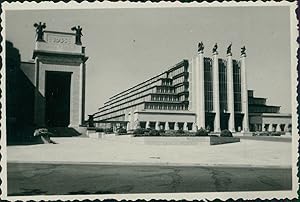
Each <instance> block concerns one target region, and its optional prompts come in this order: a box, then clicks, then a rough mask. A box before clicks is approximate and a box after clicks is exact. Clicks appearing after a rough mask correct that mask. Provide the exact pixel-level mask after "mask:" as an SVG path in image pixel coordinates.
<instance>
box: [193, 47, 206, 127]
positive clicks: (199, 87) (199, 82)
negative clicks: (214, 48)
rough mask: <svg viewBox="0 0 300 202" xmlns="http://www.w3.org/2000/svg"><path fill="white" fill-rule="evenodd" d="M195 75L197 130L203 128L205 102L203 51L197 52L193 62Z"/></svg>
mask: <svg viewBox="0 0 300 202" xmlns="http://www.w3.org/2000/svg"><path fill="white" fill-rule="evenodd" d="M195 66H196V68H195V74H196V81H195V83H196V88H195V90H196V92H195V94H196V125H197V127H198V129H199V128H201V127H202V128H205V100H204V55H203V49H202V50H198V56H197V57H196V62H195Z"/></svg>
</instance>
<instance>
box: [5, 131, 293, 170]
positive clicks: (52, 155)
mask: <svg viewBox="0 0 300 202" xmlns="http://www.w3.org/2000/svg"><path fill="white" fill-rule="evenodd" d="M129 138H130V137H128V136H124V137H122V136H116V137H111V138H105V139H92V138H82V137H71V138H70V137H68V138H62V137H60V138H51V139H52V140H54V141H55V142H57V143H58V144H39V145H25V146H24V145H23V146H8V147H7V161H8V163H51V164H61V163H64V164H102V165H165V166H168V165H169V166H171V165H173V166H220V167H256V168H257V167H264V168H267V167H268V168H291V165H292V160H291V157H292V155H291V152H292V144H291V142H279V141H257V140H249V139H241V142H239V143H230V144H222V145H214V146H211V145H141V144H135V143H133V142H132V141H129Z"/></svg>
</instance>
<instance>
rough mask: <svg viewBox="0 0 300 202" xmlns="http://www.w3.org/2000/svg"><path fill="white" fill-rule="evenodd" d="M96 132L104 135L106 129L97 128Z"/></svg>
mask: <svg viewBox="0 0 300 202" xmlns="http://www.w3.org/2000/svg"><path fill="white" fill-rule="evenodd" d="M96 132H98V133H102V132H104V129H103V128H96Z"/></svg>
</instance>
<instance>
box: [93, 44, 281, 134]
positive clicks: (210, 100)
mask: <svg viewBox="0 0 300 202" xmlns="http://www.w3.org/2000/svg"><path fill="white" fill-rule="evenodd" d="M217 48H218V47H217V44H216V45H215V46H214V48H213V53H212V57H205V56H204V46H203V43H202V42H201V43H199V45H198V54H197V55H196V56H195V57H193V58H192V59H191V60H183V61H181V62H179V63H177V64H176V65H174V66H173V67H171V68H169V69H168V70H166V71H164V72H163V73H161V74H159V75H156V76H154V77H152V78H150V79H149V80H146V81H144V82H142V83H139V84H138V85H136V86H134V87H132V88H129V89H127V90H125V91H122V92H120V93H118V94H116V95H114V96H112V97H110V98H109V100H108V101H107V102H105V103H104V106H103V107H100V108H99V109H98V111H97V112H96V113H95V114H93V117H94V120H95V123H96V126H97V127H106V128H107V127H111V128H113V129H117V128H119V127H123V128H126V129H127V131H131V130H135V129H137V128H152V129H157V130H159V129H164V130H179V129H182V130H185V131H196V130H197V129H199V128H206V129H209V130H210V131H214V132H220V131H221V130H224V129H228V130H230V131H232V132H235V131H242V132H248V131H249V123H250V122H249V117H250V116H249V110H257V106H254V105H253V103H252V102H254V101H253V100H258V99H254V97H253V96H252V97H251V96H250V105H249V101H248V99H249V98H248V88H247V75H246V53H245V47H243V48H242V49H241V54H240V58H239V59H233V57H232V53H231V45H230V46H229V47H228V49H227V57H226V58H219V57H218V51H217ZM251 92H252V91H251ZM250 95H251V94H250ZM252 95H253V93H252ZM263 104H265V103H263ZM258 107H259V106H258ZM271 108H272V106H267V105H265V107H264V108H263V109H265V111H263V112H268V110H271ZM275 109H279V108H278V107H275ZM266 110H267V111H266ZM278 112H279V110H275V111H272V113H278ZM252 115H253V117H251V120H252V119H253V120H254V119H255V118H254V116H261V115H262V113H261V112H259V113H252ZM260 124H262V123H260ZM251 127H253V126H252V125H251ZM252 129H254V128H252Z"/></svg>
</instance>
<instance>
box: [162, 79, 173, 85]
mask: <svg viewBox="0 0 300 202" xmlns="http://www.w3.org/2000/svg"><path fill="white" fill-rule="evenodd" d="M161 85H163V86H172V85H173V82H172V80H170V79H162V80H161Z"/></svg>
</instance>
